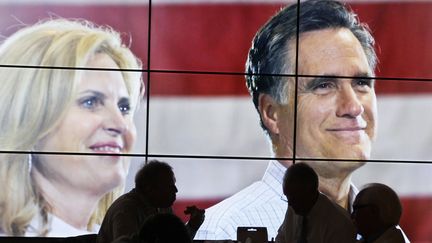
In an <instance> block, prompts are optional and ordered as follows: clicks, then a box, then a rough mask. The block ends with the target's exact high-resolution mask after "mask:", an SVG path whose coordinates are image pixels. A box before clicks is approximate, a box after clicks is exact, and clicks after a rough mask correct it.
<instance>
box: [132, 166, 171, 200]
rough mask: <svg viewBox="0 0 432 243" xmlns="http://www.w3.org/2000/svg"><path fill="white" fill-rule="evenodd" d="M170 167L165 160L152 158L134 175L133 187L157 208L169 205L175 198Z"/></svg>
mask: <svg viewBox="0 0 432 243" xmlns="http://www.w3.org/2000/svg"><path fill="white" fill-rule="evenodd" d="M175 182H176V179H175V176H174V172H173V170H172V167H171V166H170V165H168V164H167V163H165V162H160V161H157V160H152V161H150V162H148V163H147V164H146V165H144V166H143V167H142V168H141V169H140V170H139V171H138V172H137V174H136V176H135V188H136V189H137V191H138V192H139V193H142V194H143V195H145V196H146V198H147V199H148V200H149V201H150V203H151V204H153V206H155V207H158V208H166V207H171V205H172V204H173V203H174V201H175V199H176V193H177V187H176V185H175Z"/></svg>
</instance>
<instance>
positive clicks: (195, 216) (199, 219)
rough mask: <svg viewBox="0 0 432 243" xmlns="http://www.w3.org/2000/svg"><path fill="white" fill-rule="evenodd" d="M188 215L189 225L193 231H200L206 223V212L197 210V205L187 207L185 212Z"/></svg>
mask: <svg viewBox="0 0 432 243" xmlns="http://www.w3.org/2000/svg"><path fill="white" fill-rule="evenodd" d="M184 213H185V214H186V215H190V218H189V222H188V225H189V227H191V228H192V229H196V230H197V229H198V228H199V227H200V226H201V224H202V223H203V222H204V218H205V210H204V209H200V208H197V207H196V206H195V205H193V206H188V207H186V210H185V211H184Z"/></svg>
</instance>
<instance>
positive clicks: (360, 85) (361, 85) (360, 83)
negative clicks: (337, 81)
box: [354, 79, 372, 92]
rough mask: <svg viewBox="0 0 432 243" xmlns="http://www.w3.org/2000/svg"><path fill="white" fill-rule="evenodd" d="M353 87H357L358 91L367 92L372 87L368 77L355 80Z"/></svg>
mask: <svg viewBox="0 0 432 243" xmlns="http://www.w3.org/2000/svg"><path fill="white" fill-rule="evenodd" d="M354 87H357V90H358V91H361V92H368V91H369V90H370V89H371V87H372V80H370V79H359V80H355V83H354Z"/></svg>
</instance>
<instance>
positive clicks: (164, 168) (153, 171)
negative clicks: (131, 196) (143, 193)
mask: <svg viewBox="0 0 432 243" xmlns="http://www.w3.org/2000/svg"><path fill="white" fill-rule="evenodd" d="M163 173H170V174H171V175H174V172H173V170H172V167H171V166H170V165H169V164H167V163H165V162H161V161H158V160H151V161H149V162H148V163H147V164H145V165H144V166H143V167H141V169H140V170H139V171H138V172H137V173H136V175H135V187H136V188H137V189H139V190H142V189H144V188H146V187H147V186H154V185H155V183H156V182H157V181H158V178H159V177H160V175H161V174H163Z"/></svg>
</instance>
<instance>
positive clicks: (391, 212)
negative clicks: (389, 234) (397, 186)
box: [352, 183, 402, 238]
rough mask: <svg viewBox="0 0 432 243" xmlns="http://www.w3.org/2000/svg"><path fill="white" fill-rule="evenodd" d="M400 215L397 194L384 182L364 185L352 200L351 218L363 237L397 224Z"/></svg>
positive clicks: (400, 210) (400, 208)
mask: <svg viewBox="0 0 432 243" xmlns="http://www.w3.org/2000/svg"><path fill="white" fill-rule="evenodd" d="M401 215H402V205H401V203H400V200H399V197H398V195H397V194H396V192H395V191H393V190H392V189H391V188H390V187H388V186H386V185H384V184H379V183H372V184H368V185H366V186H365V187H364V188H363V189H362V190H361V191H360V192H359V194H358V195H357V197H356V198H355V200H354V204H353V212H352V219H353V221H354V224H355V226H356V228H357V231H358V233H359V234H360V235H362V236H363V237H365V238H367V237H369V236H371V235H375V234H377V233H381V232H384V231H385V230H386V229H388V228H390V227H392V226H396V225H398V224H399V220H400V218H401Z"/></svg>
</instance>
